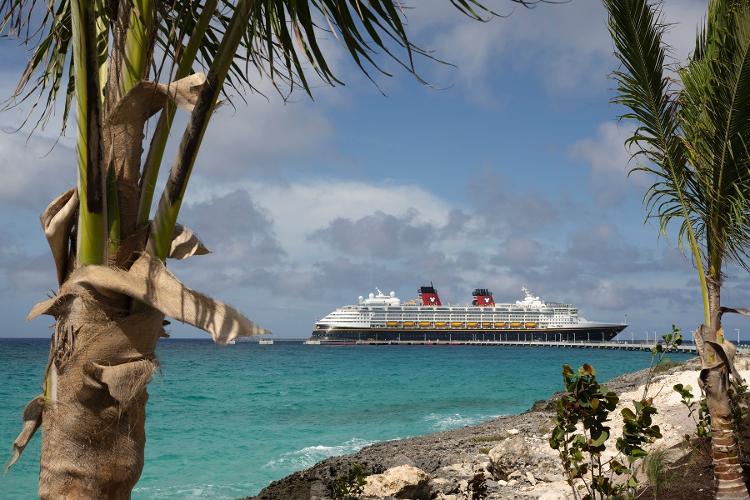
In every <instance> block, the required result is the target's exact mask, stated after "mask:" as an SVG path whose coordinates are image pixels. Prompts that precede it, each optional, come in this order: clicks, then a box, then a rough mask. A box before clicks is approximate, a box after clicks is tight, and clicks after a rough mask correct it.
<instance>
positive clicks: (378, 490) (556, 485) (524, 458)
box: [247, 360, 748, 500]
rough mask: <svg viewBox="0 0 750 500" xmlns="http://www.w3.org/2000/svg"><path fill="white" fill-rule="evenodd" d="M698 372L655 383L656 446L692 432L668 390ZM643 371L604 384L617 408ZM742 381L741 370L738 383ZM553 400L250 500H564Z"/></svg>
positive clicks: (354, 459)
mask: <svg viewBox="0 0 750 500" xmlns="http://www.w3.org/2000/svg"><path fill="white" fill-rule="evenodd" d="M697 367H698V363H697V360H691V361H688V362H686V363H682V364H680V365H678V366H675V367H672V368H670V369H668V370H666V371H663V372H662V373H659V374H658V375H656V376H655V378H654V380H653V382H652V385H651V389H650V391H649V397H653V398H654V403H655V405H656V407H657V409H658V410H659V414H658V417H657V423H659V424H660V425H661V426H662V431H663V434H664V438H663V439H662V440H660V442H659V443H657V444H656V446H659V447H662V448H665V449H666V448H673V449H674V448H675V447H677V448H679V447H678V446H677V445H679V443H680V441H681V440H682V436H684V434H685V433H691V432H692V430H691V426H692V428H693V429H694V426H693V425H692V421H691V420H690V419H689V418H688V416H687V411H686V410H685V409H684V408H683V407H682V405H681V404H680V402H679V397H678V396H677V395H676V393H674V391H673V390H672V385H674V384H675V383H683V384H692V385H693V386H694V387H695V386H696V378H697ZM647 372H648V371H647V370H641V371H638V372H633V373H628V374H624V375H622V376H619V377H616V378H614V379H612V380H610V381H608V382H607V383H606V384H604V385H606V386H607V388H608V389H609V390H612V391H615V392H616V393H617V394H619V395H620V398H621V405H622V404H629V402H630V401H632V400H636V399H640V398H641V395H642V386H643V384H644V382H645V381H646V378H647ZM747 375H748V373H747V372H746V371H745V372H744V373H743V376H745V377H747ZM554 400H555V395H553V396H552V397H551V398H550V399H548V400H543V401H538V402H537V403H535V404H534V405H533V407H532V408H531V409H529V410H528V411H526V412H524V413H522V414H520V415H513V416H506V417H499V418H496V419H493V420H490V421H487V422H483V423H481V424H479V425H475V426H470V427H464V428H461V429H454V430H450V431H445V432H440V433H436V434H429V435H426V436H421V437H415V438H410V439H403V440H396V441H386V442H381V443H377V444H374V445H371V446H368V447H365V448H363V449H361V450H360V451H358V452H356V453H353V454H350V455H346V456H339V457H332V458H329V459H326V460H323V461H321V462H319V463H318V464H316V465H314V466H312V467H310V468H308V469H306V470H302V471H299V472H295V473H294V474H291V475H289V476H287V477H285V478H283V479H280V480H278V481H274V482H272V483H271V484H269V485H268V486H267V487H266V488H264V489H263V490H261V491H260V493H259V494H258V495H257V496H255V497H247V500H250V499H254V500H280V499H284V500H307V499H319V500H326V499H329V498H331V485H333V484H335V482H336V480H337V478H341V477H342V476H344V475H346V474H347V473H349V474H350V475H351V474H352V473H353V474H354V476H357V475H359V476H360V477H364V476H365V475H367V479H366V484H363V486H364V491H363V493H362V495H361V496H362V497H363V498H394V497H395V498H418V499H430V498H434V499H443V500H459V499H464V498H471V496H469V494H468V493H467V492H468V491H471V490H472V488H473V489H474V490H476V488H478V487H481V488H482V489H483V491H486V496H485V497H484V498H487V499H501V498H502V499H505V498H540V499H546V500H552V499H564V498H569V497H570V489H569V486H568V485H567V483H566V482H565V481H564V479H563V476H562V469H561V467H560V464H559V459H558V457H557V453H556V452H555V451H554V450H552V449H550V448H549V445H548V442H547V440H548V439H549V432H550V429H551V427H552V424H551V419H552V418H553V413H554ZM618 416H619V407H618V409H617V410H616V411H615V412H613V414H612V420H613V421H612V428H613V438H612V442H613V443H614V439H615V438H616V435H615V433H616V428H617V427H621V422H619V423H618V422H617V420H618ZM611 446H612V448H613V447H614V444H612V445H611ZM673 458H674V459H677V458H679V457H673ZM360 469H361V471H360ZM352 471H353V472H352ZM478 474H481V475H482V476H481V484H471V483H472V481H473V480H475V479H474V478H476V477H477V475H478ZM362 481H363V482H364V479H362ZM399 488H401V489H399Z"/></svg>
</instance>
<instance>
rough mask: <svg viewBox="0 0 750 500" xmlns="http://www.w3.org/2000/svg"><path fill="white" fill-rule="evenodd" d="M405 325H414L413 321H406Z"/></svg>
mask: <svg viewBox="0 0 750 500" xmlns="http://www.w3.org/2000/svg"><path fill="white" fill-rule="evenodd" d="M404 326H414V322H413V321H404Z"/></svg>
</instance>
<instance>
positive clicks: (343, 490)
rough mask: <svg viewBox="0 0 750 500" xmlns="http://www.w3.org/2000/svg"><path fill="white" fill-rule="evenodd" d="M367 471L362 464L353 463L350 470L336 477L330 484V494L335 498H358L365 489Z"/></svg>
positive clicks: (335, 499) (338, 499) (345, 499)
mask: <svg viewBox="0 0 750 500" xmlns="http://www.w3.org/2000/svg"><path fill="white" fill-rule="evenodd" d="M366 477H367V473H366V472H365V470H364V468H363V467H362V465H360V464H352V466H351V467H349V470H348V471H347V472H346V473H345V474H342V475H339V476H338V477H336V478H335V479H334V480H333V481H332V482H331V483H330V484H329V485H328V494H329V495H330V496H331V498H333V499H334V500H356V499H357V498H359V496H360V495H361V494H362V492H363V491H364V487H365V483H366V481H365V478H366Z"/></svg>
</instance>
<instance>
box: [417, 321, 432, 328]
mask: <svg viewBox="0 0 750 500" xmlns="http://www.w3.org/2000/svg"><path fill="white" fill-rule="evenodd" d="M431 325H432V323H430V322H429V321H420V322H419V326H421V327H428V326H431Z"/></svg>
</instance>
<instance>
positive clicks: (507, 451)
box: [488, 436, 529, 474]
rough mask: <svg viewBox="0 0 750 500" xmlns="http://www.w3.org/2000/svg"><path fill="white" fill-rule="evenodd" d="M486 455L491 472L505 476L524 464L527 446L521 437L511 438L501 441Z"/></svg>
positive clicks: (527, 452)
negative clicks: (488, 458)
mask: <svg viewBox="0 0 750 500" xmlns="http://www.w3.org/2000/svg"><path fill="white" fill-rule="evenodd" d="M488 455H489V457H490V462H492V467H493V470H495V471H502V472H503V473H505V474H507V473H508V471H510V470H513V469H516V468H517V466H520V465H524V464H525V463H526V461H527V459H528V456H529V446H528V445H527V444H526V440H525V439H524V438H523V436H513V437H510V438H508V439H505V440H504V441H501V442H500V444H498V445H497V446H495V447H494V448H492V449H491V450H490V452H489V454H488Z"/></svg>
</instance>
